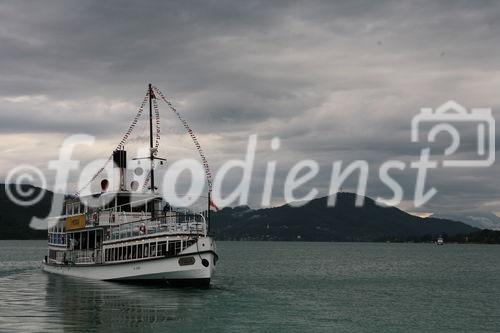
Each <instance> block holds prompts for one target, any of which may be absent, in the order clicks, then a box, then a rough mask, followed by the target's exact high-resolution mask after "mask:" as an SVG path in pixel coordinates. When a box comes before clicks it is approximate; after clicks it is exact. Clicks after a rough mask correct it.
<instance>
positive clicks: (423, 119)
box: [411, 101, 495, 167]
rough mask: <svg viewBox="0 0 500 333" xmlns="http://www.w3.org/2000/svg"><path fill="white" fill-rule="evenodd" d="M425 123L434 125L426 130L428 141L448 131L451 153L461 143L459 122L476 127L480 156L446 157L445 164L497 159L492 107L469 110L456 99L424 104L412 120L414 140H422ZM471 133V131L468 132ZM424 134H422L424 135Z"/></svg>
mask: <svg viewBox="0 0 500 333" xmlns="http://www.w3.org/2000/svg"><path fill="white" fill-rule="evenodd" d="M423 123H431V124H432V123H434V124H435V125H434V126H433V127H432V128H430V129H429V131H428V132H427V142H435V140H436V137H437V135H438V134H439V133H441V132H447V133H448V134H449V135H450V136H451V138H452V143H451V144H450V145H449V146H448V147H447V148H446V149H445V151H444V155H445V156H447V157H448V156H450V157H451V156H452V155H453V154H455V153H456V152H457V150H458V148H459V147H460V133H459V131H458V129H457V125H458V124H470V125H472V126H474V125H475V127H473V133H475V136H476V139H477V143H476V151H477V156H476V157H475V158H474V159H451V158H450V159H448V158H447V159H445V160H443V161H442V163H443V167H489V166H491V165H493V163H494V162H495V118H493V116H492V112H491V109H488V108H473V109H471V110H470V112H467V109H466V108H465V107H463V106H462V105H460V104H459V103H457V102H455V101H448V102H446V103H444V104H443V105H441V106H439V107H438V108H437V109H435V110H433V109H430V108H423V109H421V112H420V113H419V114H418V115H416V116H415V117H413V119H412V123H411V141H412V142H419V138H420V136H421V135H420V132H421V131H420V127H421V126H422V124H423ZM468 133H470V132H468ZM422 136H423V135H422Z"/></svg>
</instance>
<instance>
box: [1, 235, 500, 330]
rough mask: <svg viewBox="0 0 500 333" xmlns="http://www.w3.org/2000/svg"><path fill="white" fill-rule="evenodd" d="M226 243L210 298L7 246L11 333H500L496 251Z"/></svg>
mask: <svg viewBox="0 0 500 333" xmlns="http://www.w3.org/2000/svg"><path fill="white" fill-rule="evenodd" d="M217 246H218V252H219V254H220V261H219V262H218V264H217V272H216V276H215V278H214V279H213V286H212V288H211V289H208V290H199V289H175V288H170V287H159V286H156V287H145V286H138V285H128V284H120V283H112V282H100V281H88V280H83V279H76V278H69V277H62V276H54V275H50V274H46V273H44V272H42V271H41V264H40V260H41V259H42V257H43V256H44V254H45V253H44V251H45V242H44V241H0V331H1V332H10V331H12V332H58V331H61V332H62V331H64V332H110V331H117V332H141V331H144V332H200V331H203V332H423V331H439V332H459V331H463V332H499V331H500V246H497V245H453V244H447V245H445V246H435V245H431V244H382V243H379V244H377V243H301V242H289V243H288V242H218V243H217Z"/></svg>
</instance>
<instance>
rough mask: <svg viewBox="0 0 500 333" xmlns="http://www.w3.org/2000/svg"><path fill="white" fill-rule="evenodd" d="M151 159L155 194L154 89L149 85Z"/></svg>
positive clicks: (152, 185) (152, 189)
mask: <svg viewBox="0 0 500 333" xmlns="http://www.w3.org/2000/svg"><path fill="white" fill-rule="evenodd" d="M148 87H149V93H148V95H149V159H150V161H151V171H150V172H151V192H152V193H154V192H155V170H154V163H155V156H154V151H153V147H154V146H153V98H154V97H153V96H154V95H153V87H152V86H151V83H150V84H149V86H148Z"/></svg>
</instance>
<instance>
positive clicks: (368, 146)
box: [0, 1, 500, 210]
mask: <svg viewBox="0 0 500 333" xmlns="http://www.w3.org/2000/svg"><path fill="white" fill-rule="evenodd" d="M499 9H500V7H499V4H498V3H497V2H494V1H482V2H481V1H475V2H467V1H462V2H457V1H441V2H433V1H418V2H416V1H403V2H401V1H377V2H375V1H349V2H343V1H335V2H334V1H272V2H269V1H149V2H132V1H106V2H103V1H52V2H31V1H30V2H28V1H12V2H3V3H2V4H0V74H1V75H0V101H1V103H2V104H1V105H0V117H1V118H0V119H1V121H0V133H3V134H9V135H11V134H14V133H17V132H21V133H23V135H30V134H31V135H33V136H36V135H39V134H44V135H50V134H54V133H57V134H66V135H67V134H73V133H75V132H83V133H89V134H93V135H96V136H97V138H98V140H99V139H101V140H108V141H107V142H111V141H113V140H112V138H116V141H118V139H119V137H120V135H121V134H122V133H123V132H124V131H125V129H126V128H127V126H128V123H129V122H130V120H131V119H132V117H133V114H134V112H135V110H136V109H137V106H138V105H139V103H140V101H141V99H142V97H143V96H144V95H143V94H144V92H145V85H146V83H148V82H153V83H155V84H156V85H157V86H158V87H160V88H161V89H162V90H165V92H166V93H167V94H168V96H170V97H171V98H172V100H173V102H174V104H175V105H176V106H178V107H179V110H181V112H182V113H183V115H184V117H185V118H186V119H188V121H189V122H190V123H191V124H192V126H193V127H194V128H195V129H196V131H197V132H198V133H200V134H201V139H202V140H201V141H202V144H203V145H204V147H205V150H206V151H207V153H208V154H209V157H210V160H211V161H213V162H212V163H213V164H214V165H216V166H217V165H220V164H222V163H223V162H224V160H227V159H230V158H241V157H242V156H243V155H244V151H245V148H246V141H247V139H248V135H249V134H252V133H257V134H259V137H260V142H259V153H260V154H263V155H260V156H264V155H265V152H266V151H268V150H269V145H268V144H269V140H270V139H271V138H272V137H274V136H278V137H280V138H281V139H282V149H281V150H280V151H278V152H275V153H273V154H271V155H272V156H268V157H270V158H275V159H278V160H280V161H281V163H282V164H281V165H282V168H283V170H280V173H279V175H280V176H279V177H278V178H279V179H278V180H277V182H279V181H281V182H282V181H283V179H284V177H286V172H287V170H289V168H290V167H291V165H293V164H294V162H296V161H298V160H300V159H303V158H308V159H314V160H317V161H318V163H319V164H320V165H321V171H320V174H319V175H318V177H317V179H316V180H315V182H314V183H313V182H312V183H311V185H315V186H318V187H320V188H322V189H326V188H327V185H326V184H328V180H329V176H330V172H331V163H332V161H334V160H339V159H343V160H346V161H352V160H356V159H366V160H368V161H369V162H370V163H371V164H372V166H373V170H374V171H373V172H375V171H376V170H377V167H378V166H379V165H380V164H381V163H383V161H384V160H387V159H398V158H400V159H403V160H404V161H410V160H412V159H415V158H416V157H418V155H419V151H420V147H419V146H418V145H417V146H416V145H415V144H414V143H411V142H410V121H411V118H412V117H413V116H414V115H415V114H417V113H418V112H419V110H420V108H421V107H437V106H439V105H440V104H442V103H444V102H445V101H447V100H449V99H455V100H457V101H459V102H460V103H463V104H464V105H466V106H468V107H476V106H477V107H481V106H482V107H493V108H494V109H495V111H494V112H496V113H495V117H496V118H497V120H498V111H496V110H499V109H500V107H497V106H500V95H499V94H498V87H500V75H499V74H500V73H499V71H498V65H499V60H498V59H500V57H499V56H500V46H499V45H500V43H498V42H499V38H498V36H500V10H499ZM162 122H163V124H164V126H163V130H162V131H163V133H165V134H167V133H173V134H174V135H177V134H179V133H181V131H182V128H180V129H179V127H178V126H179V125H177V124H176V123H175V122H176V119H175V118H174V117H173V115H172V114H171V113H168V112H167V113H166V114H162ZM214 136H215V137H214ZM46 138H49V137H48V136H46ZM496 138H497V139H496V140H497V143H498V141H499V139H498V138H499V135H497V136H496ZM58 140H60V138H59V139H58ZM462 143H463V145H464V147H465V149H466V153H467V154H468V153H470V152H471V151H472V150H473V149H474V137H473V135H472V134H470V135H467V136H466V137H465V138H464V139H463V142H462ZM445 145H446V143H443V142H440V143H439V145H438V146H437V147H436V149H440V148H442V147H444V146H445ZM110 148H112V144H110ZM172 154H174V156H173V157H180V156H175V153H172ZM265 157H267V155H266V156H265ZM13 160H15V159H14V158H13ZM260 165H261V166H263V165H265V160H263V161H261V162H260ZM0 166H1V165H0ZM263 170H264V169H262V168H260V169H258V170H257V171H256V175H255V177H256V179H262V178H263ZM498 171H499V170H498V168H497V167H493V168H490V169H487V170H486V169H484V170H482V171H481V175H479V176H476V177H475V178H474V181H472V182H469V183H467V184H463V183H461V182H457V181H456V178H455V177H453V176H451V175H452V174H453V172H452V173H446V172H443V173H439V175H440V176H439V177H434V178H433V179H432V181H433V183H434V184H435V185H436V187H442V195H440V197H439V198H438V199H437V200H435V201H433V206H432V207H431V208H432V209H433V210H439V209H440V208H439V207H442V208H443V209H450V206H451V207H452V206H453V205H454V199H453V198H458V199H457V201H456V202H457V203H459V205H463V204H464V202H463V201H462V199H460V198H463V195H462V194H461V193H463V192H464V190H466V189H467V191H468V193H470V195H469V196H467V198H468V200H469V205H470V206H471V207H472V206H473V207H478V206H480V205H481V204H482V203H484V200H485V198H488V197H489V198H493V199H494V198H498V195H499V192H498V190H497V188H498V186H491V185H487V184H495V185H498V181H497V177H496V176H495V175H497V174H498ZM1 172H2V173H5V172H6V170H4V169H2V170H1ZM463 172H464V173H465V174H467V173H468V172H470V173H474V172H476V170H463ZM413 177H414V175H413V174H411V173H403V174H402V176H401V182H402V183H404V184H405V187H408V188H411V186H412V185H411V183H412V179H413ZM278 187H279V186H278ZM370 189H371V191H370V194H371V195H378V194H379V193H384V191H385V189H384V187H383V186H382V185H381V184H380V182H378V181H376V179H375V178H373V177H370ZM277 193H279V191H277ZM258 200H259V199H257V200H254V201H255V202H258Z"/></svg>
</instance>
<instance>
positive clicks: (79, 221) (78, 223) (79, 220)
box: [66, 215, 85, 230]
mask: <svg viewBox="0 0 500 333" xmlns="http://www.w3.org/2000/svg"><path fill="white" fill-rule="evenodd" d="M83 228H85V215H76V216H71V217H67V218H66V230H76V229H83Z"/></svg>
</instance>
